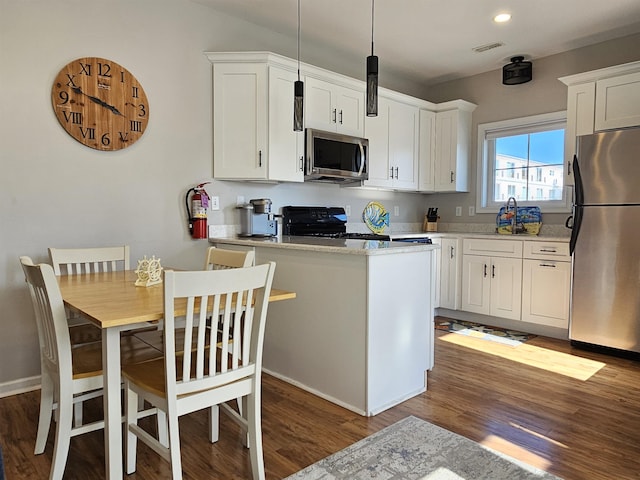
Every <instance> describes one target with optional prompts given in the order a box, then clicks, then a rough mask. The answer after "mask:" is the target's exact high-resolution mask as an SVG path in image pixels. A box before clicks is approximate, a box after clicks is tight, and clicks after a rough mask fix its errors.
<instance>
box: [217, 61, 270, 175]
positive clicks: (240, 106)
mask: <svg viewBox="0 0 640 480" xmlns="http://www.w3.org/2000/svg"><path fill="white" fill-rule="evenodd" d="M267 98H268V97H267V66H266V65H254V64H248V65H238V64H216V65H214V66H213V103H214V108H213V133H214V139H215V141H214V148H213V158H214V174H213V175H214V178H220V179H228V178H245V179H249V180H258V179H266V178H267V173H268V171H267V165H266V160H267Z"/></svg>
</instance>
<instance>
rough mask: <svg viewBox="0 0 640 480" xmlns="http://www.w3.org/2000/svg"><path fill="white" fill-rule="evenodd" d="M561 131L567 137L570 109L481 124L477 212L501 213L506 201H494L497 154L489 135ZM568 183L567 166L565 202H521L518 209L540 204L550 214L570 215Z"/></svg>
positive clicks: (564, 185)
mask: <svg viewBox="0 0 640 480" xmlns="http://www.w3.org/2000/svg"><path fill="white" fill-rule="evenodd" d="M559 128H564V130H565V135H567V112H566V110H563V111H559V112H552V113H544V114H540V115H530V116H527V117H520V118H512V119H508V120H501V121H498V122H488V123H481V124H478V138H477V141H478V152H477V159H476V163H477V170H478V172H477V186H476V187H477V188H476V192H477V195H476V197H477V198H476V212H478V213H497V212H498V210H499V209H500V207H501V206H503V205H504V202H501V201H494V200H493V198H494V194H493V193H494V192H493V188H494V185H493V184H494V179H495V154H494V151H493V150H494V149H495V147H494V148H491V147H490V145H493V146H494V145H495V142H488V141H487V135H488V134H490V135H495V134H496V133H498V134H500V133H507V132H515V133H518V132H519V133H522V134H525V133H536V132H541V131H546V130H556V129H559ZM494 138H495V137H494ZM490 154H491V155H490ZM563 158H564V157H563ZM567 183H568V176H567V169H566V165H564V164H563V188H562V199H560V200H546V201H544V200H540V201H536V200H530V201H522V202H521V201H518V206H528V205H536V206H539V207H540V209H541V211H542V212H547V213H566V212H570V211H571V196H572V190H571V187H570V185H568V184H567Z"/></svg>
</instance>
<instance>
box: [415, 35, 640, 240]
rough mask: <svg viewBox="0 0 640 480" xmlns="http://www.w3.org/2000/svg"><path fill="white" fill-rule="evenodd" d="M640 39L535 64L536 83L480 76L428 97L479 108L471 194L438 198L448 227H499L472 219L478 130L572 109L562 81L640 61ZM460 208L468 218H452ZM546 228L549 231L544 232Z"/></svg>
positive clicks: (559, 219)
mask: <svg viewBox="0 0 640 480" xmlns="http://www.w3.org/2000/svg"><path fill="white" fill-rule="evenodd" d="M639 45H640V34H635V35H630V36H627V37H623V38H620V39H617V40H612V41H608V42H603V43H600V44H597V45H594V46H591V47H585V48H580V49H576V50H571V51H569V52H564V53H561V54H558V55H552V56H549V57H545V58H541V59H533V80H531V81H530V82H528V83H525V84H522V85H510V86H505V85H502V71H501V70H495V71H492V72H487V73H483V74H480V75H475V76H472V77H468V78H463V79H461V80H457V81H452V82H447V83H443V84H440V85H436V86H433V87H431V88H430V89H429V90H428V92H426V96H427V98H428V99H429V100H430V101H433V102H443V101H446V100H452V99H455V98H463V99H465V100H468V101H470V102H473V103H475V104H477V105H478V108H476V110H475V111H474V112H473V127H472V129H471V131H472V133H473V136H472V149H471V151H472V157H471V171H470V179H471V180H470V183H471V191H470V192H469V193H465V194H462V193H458V194H448V195H434V196H432V197H431V198H432V199H433V200H432V203H435V204H437V205H439V206H440V208H441V211H443V212H446V215H447V221H449V222H452V223H455V222H472V223H494V222H495V215H494V214H478V215H476V216H474V217H469V216H468V212H469V209H468V208H467V207H468V206H469V205H475V203H476V179H477V170H476V166H477V162H476V152H477V132H478V124H479V123H486V122H496V121H499V120H506V119H510V118H518V117H524V116H528V115H536V114H540V113H549V112H557V111H560V110H566V108H567V87H566V85H564V84H563V83H562V82H560V81H559V80H558V78H559V77H563V76H565V75H571V74H574V73H580V72H588V71H590V70H596V69H598V68H604V67H610V66H612V65H619V64H622V63H627V62H632V61H637V60H640V49H639V48H638V46H639ZM456 205H460V206H463V208H462V217H455V216H453V217H452V216H451V215H450V213H451V212H455V207H456ZM543 217H544V218H543V223H545V224H562V223H564V221H565V219H566V217H567V214H559V213H557V214H544V213H543ZM543 228H544V227H543Z"/></svg>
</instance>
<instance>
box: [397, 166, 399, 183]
mask: <svg viewBox="0 0 640 480" xmlns="http://www.w3.org/2000/svg"><path fill="white" fill-rule="evenodd" d="M398 168H399V167H396V180H397V179H398Z"/></svg>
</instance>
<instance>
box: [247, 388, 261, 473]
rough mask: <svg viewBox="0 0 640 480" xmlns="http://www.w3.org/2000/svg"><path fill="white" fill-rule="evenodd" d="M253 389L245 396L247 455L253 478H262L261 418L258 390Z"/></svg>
mask: <svg viewBox="0 0 640 480" xmlns="http://www.w3.org/2000/svg"><path fill="white" fill-rule="evenodd" d="M257 388H258V392H256V390H255V389H254V391H253V392H252V393H250V394H249V395H248V398H247V410H246V412H247V421H248V424H249V431H248V435H249V457H250V458H251V472H252V474H253V480H264V478H265V473H264V458H263V455H262V418H261V412H260V392H259V388H260V386H259V385H258V387H257Z"/></svg>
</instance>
